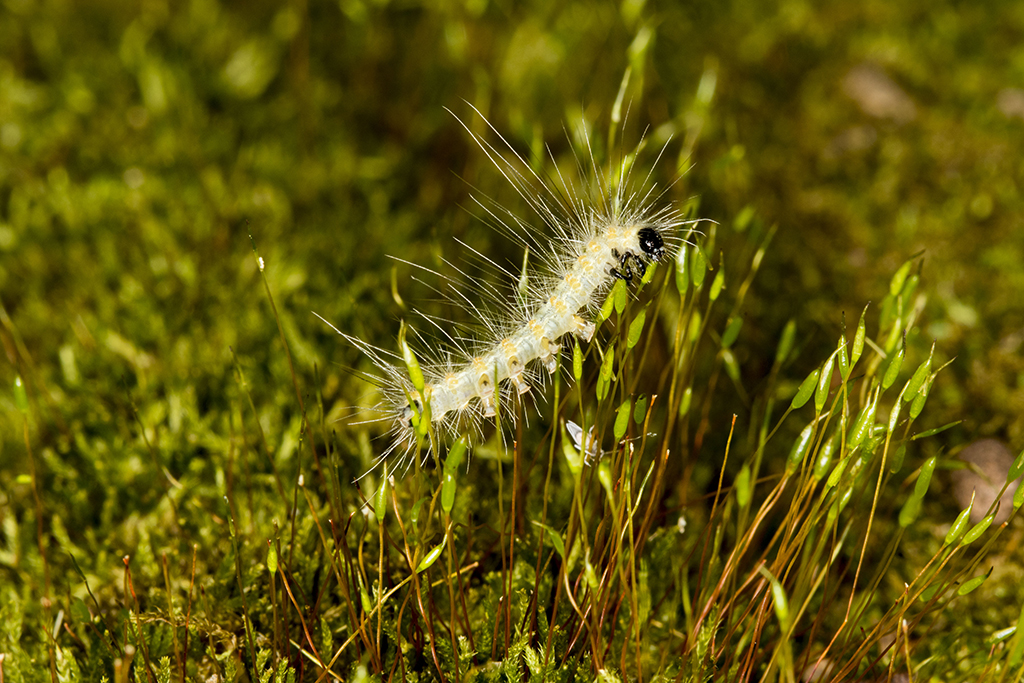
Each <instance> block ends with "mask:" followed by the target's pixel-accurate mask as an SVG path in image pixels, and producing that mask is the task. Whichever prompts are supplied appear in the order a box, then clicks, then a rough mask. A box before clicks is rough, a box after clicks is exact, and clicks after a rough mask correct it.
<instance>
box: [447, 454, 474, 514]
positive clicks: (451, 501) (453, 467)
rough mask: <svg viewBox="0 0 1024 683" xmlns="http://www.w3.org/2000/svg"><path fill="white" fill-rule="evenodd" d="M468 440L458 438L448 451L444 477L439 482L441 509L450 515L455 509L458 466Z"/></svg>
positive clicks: (463, 455)
mask: <svg viewBox="0 0 1024 683" xmlns="http://www.w3.org/2000/svg"><path fill="white" fill-rule="evenodd" d="M467 445H468V439H467V437H466V435H465V434H463V435H462V436H460V437H459V438H458V439H456V440H455V443H453V444H452V447H451V448H450V449H449V450H448V457H447V458H445V461H444V477H443V479H442V482H441V507H442V509H443V510H444V511H445V512H446V513H448V514H451V512H452V508H453V507H455V489H456V485H457V484H456V482H457V477H458V472H459V465H460V464H462V459H463V458H464V457H465V455H466V448H467Z"/></svg>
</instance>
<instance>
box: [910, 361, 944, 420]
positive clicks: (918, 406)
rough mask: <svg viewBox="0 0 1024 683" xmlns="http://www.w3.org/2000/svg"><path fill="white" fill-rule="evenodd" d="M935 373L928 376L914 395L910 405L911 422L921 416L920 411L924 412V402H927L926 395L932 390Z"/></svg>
mask: <svg viewBox="0 0 1024 683" xmlns="http://www.w3.org/2000/svg"><path fill="white" fill-rule="evenodd" d="M937 373H938V371H936V372H934V373H932V374H931V375H929V376H928V379H927V380H925V383H924V384H922V385H921V388H920V389H918V390H917V393H916V394H914V400H913V401H912V402H911V403H910V419H911V420H916V419H917V416H918V415H920V414H921V411H922V410H924V404H925V401H927V400H928V394H929V393H930V392H931V390H932V382H934V381H935V375H936V374H937Z"/></svg>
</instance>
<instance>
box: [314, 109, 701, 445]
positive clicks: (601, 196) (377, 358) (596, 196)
mask: <svg viewBox="0 0 1024 683" xmlns="http://www.w3.org/2000/svg"><path fill="white" fill-rule="evenodd" d="M477 113H478V114H479V112H477ZM456 118H457V117H456ZM484 121H485V123H486V125H487V127H488V128H489V129H490V130H491V131H492V132H493V133H494V134H495V135H496V136H497V138H498V139H499V140H500V145H501V149H499V148H498V147H495V146H494V145H492V144H491V143H489V142H487V141H486V140H485V139H483V138H482V137H480V136H478V135H476V134H475V133H474V132H473V131H472V130H471V129H470V128H469V126H467V125H466V124H465V123H464V122H462V121H461V120H460V123H462V125H463V128H465V130H466V131H467V133H468V134H469V135H470V137H471V138H472V139H473V140H474V142H476V144H477V145H478V146H479V147H480V149H481V150H482V151H483V152H484V153H485V154H486V155H487V157H488V158H489V159H490V161H491V162H492V163H493V164H494V166H495V167H496V168H497V169H498V170H499V172H500V173H501V174H502V175H503V176H504V177H505V179H506V180H508V182H509V183H510V184H511V185H512V186H513V188H514V189H515V190H516V192H517V193H518V194H519V195H520V196H521V197H522V198H523V199H524V200H525V202H526V203H527V204H528V205H529V206H530V208H531V209H532V210H533V212H534V213H536V214H537V216H538V217H539V218H540V219H541V220H542V221H543V223H544V224H545V226H546V228H547V230H546V231H538V230H537V229H536V228H535V227H533V226H530V225H529V224H528V223H527V222H526V221H525V220H523V219H521V218H520V217H519V216H517V215H516V214H515V213H513V212H512V211H510V210H508V209H505V208H502V207H500V206H488V205H486V204H484V203H483V202H480V201H479V200H475V201H476V202H477V204H478V205H479V206H480V207H481V208H482V209H483V210H484V211H485V212H486V214H487V215H488V217H489V222H492V223H493V224H494V226H495V227H496V228H497V229H499V230H500V231H502V232H504V233H505V234H506V235H508V236H509V237H511V238H512V239H513V240H514V241H516V242H518V243H519V244H520V245H522V246H523V247H524V248H525V249H526V253H527V254H530V255H535V256H536V257H537V258H538V259H539V261H540V262H541V265H540V267H539V268H537V267H534V268H533V269H532V270H531V271H529V277H528V278H527V280H526V281H527V283H528V284H527V286H526V293H525V295H518V296H517V295H509V296H502V295H501V294H500V293H499V292H497V291H494V290H490V289H486V288H480V290H479V291H478V292H476V293H477V294H480V295H483V298H487V299H491V300H492V302H493V303H494V305H493V306H492V308H493V309H496V310H484V307H483V306H482V305H480V304H478V303H477V302H476V301H474V300H473V298H472V297H471V296H469V295H468V294H466V293H464V292H459V291H457V292H455V296H454V297H453V299H454V300H456V301H457V302H458V303H460V304H461V305H462V306H463V307H464V308H467V309H468V310H469V311H471V313H473V314H474V316H475V317H476V318H477V319H478V323H479V327H480V329H481V330H482V331H481V332H480V333H479V334H477V335H474V336H473V337H472V338H471V339H469V340H466V339H464V338H462V337H460V336H458V335H456V334H454V333H452V332H450V331H448V330H447V329H446V321H435V320H432V321H431V322H433V324H434V325H435V327H437V328H438V330H440V331H441V333H442V334H443V335H444V336H445V337H446V338H447V342H446V343H445V344H444V345H443V346H442V347H441V348H440V350H439V351H437V352H434V353H433V354H430V353H429V352H428V353H426V354H425V357H424V362H423V363H422V365H421V366H420V367H422V379H420V378H418V377H416V378H410V374H409V370H408V368H409V361H410V360H412V359H411V357H410V356H411V352H409V351H408V347H407V346H406V343H405V340H404V338H403V339H402V340H401V345H402V347H403V351H405V352H406V353H408V354H409V355H406V356H405V357H404V358H403V356H401V355H398V354H394V353H391V352H388V351H385V350H383V349H379V348H376V347H373V346H371V345H369V344H367V343H365V342H363V341H362V340H360V339H357V338H355V337H352V336H350V335H347V334H345V333H344V332H341V331H340V330H337V328H335V330H336V331H337V332H338V333H339V334H341V335H342V336H343V337H345V338H346V339H347V340H348V341H349V342H350V343H352V344H353V345H354V346H355V347H357V348H358V349H360V350H361V351H362V352H363V353H364V354H366V355H367V356H368V357H369V358H370V359H371V360H372V361H373V362H374V364H375V365H376V366H377V367H378V368H379V369H380V371H381V372H382V373H383V377H377V378H371V381H375V382H376V383H377V384H378V385H379V386H380V387H381V389H382V391H383V393H384V399H383V401H382V402H381V403H379V404H378V405H376V406H374V407H373V408H371V410H372V411H373V412H375V413H376V414H378V415H379V416H380V417H379V418H377V420H375V421H382V422H385V423H386V424H388V425H389V426H390V430H391V432H392V434H393V436H394V440H393V442H392V445H391V446H390V447H389V448H388V449H386V451H385V452H384V453H383V454H382V455H381V456H380V459H383V458H386V457H387V456H389V455H390V454H392V453H394V452H396V451H399V450H401V451H403V452H404V454H407V453H409V452H410V451H411V450H412V449H413V448H414V446H415V443H416V428H417V424H418V423H419V422H420V419H421V417H423V418H426V419H429V420H430V421H431V423H432V424H433V425H434V426H436V427H439V428H441V431H443V432H452V431H455V430H456V429H457V428H458V426H459V425H460V424H462V422H463V421H464V420H469V421H470V422H475V423H476V424H479V422H480V420H482V419H485V418H494V417H495V416H496V414H497V412H498V411H499V405H501V404H504V403H505V402H506V401H507V400H511V399H513V397H523V396H525V395H527V394H529V393H530V392H531V387H532V386H534V385H536V384H538V383H540V382H542V381H543V377H544V374H543V373H542V372H540V369H539V367H542V368H543V369H544V370H545V371H546V373H547V374H551V373H554V372H555V371H556V369H557V367H558V354H559V353H560V351H561V349H562V346H563V341H562V340H563V338H564V337H565V336H566V335H570V334H571V335H575V336H576V337H577V338H579V339H580V340H583V341H585V342H589V341H590V340H591V339H592V337H593V335H594V331H595V323H594V322H593V321H592V320H591V319H590V312H591V310H592V309H593V308H594V307H595V305H596V304H598V303H599V302H600V300H601V298H602V296H603V295H604V294H605V293H606V292H607V291H608V289H609V288H610V287H611V285H612V284H614V282H615V281H616V280H618V279H621V280H624V281H626V282H627V283H629V282H632V281H633V280H634V278H638V277H639V278H642V277H643V276H644V275H645V273H646V271H647V268H648V266H649V265H650V264H652V263H655V262H658V261H661V260H663V259H665V258H666V257H668V256H671V255H672V254H673V253H674V252H675V250H676V247H677V246H678V243H679V242H680V241H681V237H680V235H679V232H680V228H682V227H683V226H685V225H690V224H692V223H695V222H696V221H694V220H691V221H687V220H684V219H683V217H682V216H681V215H680V214H679V213H678V212H677V211H676V210H675V209H674V208H673V207H672V206H671V205H668V204H665V205H663V206H660V207H657V206H656V205H657V204H659V203H660V201H661V200H662V199H663V197H664V194H663V193H660V194H659V193H656V192H655V188H654V186H653V183H652V182H651V177H650V175H649V174H648V175H647V176H646V177H645V178H644V180H643V182H641V183H639V184H638V185H635V186H634V185H633V184H632V183H631V182H630V169H631V167H632V162H633V160H634V159H635V152H634V153H633V154H630V155H626V156H624V157H623V159H622V160H621V161H620V163H619V164H618V165H617V167H614V168H612V171H613V173H612V175H611V177H610V178H609V177H608V176H606V175H605V174H603V173H602V172H601V170H600V169H599V167H598V165H597V163H596V162H595V161H594V160H593V152H592V150H591V155H590V157H591V161H590V170H591V172H592V173H593V178H594V181H595V183H594V185H595V187H594V188H593V191H590V192H586V191H583V190H582V189H578V188H576V187H573V186H572V185H570V184H568V183H567V182H566V180H565V178H564V177H563V176H562V175H561V173H560V172H557V171H556V173H557V176H556V177H557V178H558V180H559V181H560V185H561V187H562V188H564V189H562V190H559V189H558V188H557V187H556V185H555V184H554V183H553V182H551V181H546V180H545V179H544V178H542V177H541V176H540V175H539V174H538V173H536V172H535V171H533V170H532V168H531V166H530V164H528V163H527V162H526V160H525V159H524V158H523V157H522V156H521V155H520V154H518V153H517V152H516V151H515V149H514V148H513V147H512V145H511V144H509V142H507V141H506V140H505V138H503V137H502V136H501V135H500V134H499V133H498V132H497V130H496V129H495V128H494V127H493V126H492V125H491V124H490V123H489V122H487V121H486V119H484ZM587 144H588V145H589V141H588V142H587ZM641 145H642V142H641ZM637 149H638V150H639V147H638V148H637ZM503 150H504V151H507V153H508V154H510V155H511V156H510V157H506V156H505V154H504V153H503ZM662 152H664V148H662ZM548 154H549V156H551V153H550V151H549V152H548ZM660 156H661V155H660V154H659V155H658V159H660ZM552 161H554V158H553V156H552ZM656 162H657V160H656ZM577 165H578V166H579V167H580V169H581V170H582V166H583V165H582V164H581V163H580V162H579V159H577ZM556 168H557V166H556ZM469 248H470V249H471V250H472V247H469ZM473 251H474V253H476V254H477V255H478V256H480V257H481V258H483V259H484V260H486V261H487V262H488V263H490V264H491V265H493V266H494V267H496V268H498V269H499V270H501V271H502V272H503V273H504V274H506V275H507V276H508V277H509V278H511V279H512V280H513V281H514V280H515V279H516V276H515V275H514V274H513V273H511V272H510V271H509V270H507V269H505V268H503V267H502V266H500V265H498V264H496V263H494V262H493V261H490V260H489V259H486V257H483V256H482V255H480V254H479V252H476V251H475V250H473ZM411 265H416V264H411ZM524 268H525V264H524ZM525 272H526V271H525V270H524V275H525ZM521 284H522V283H521ZM325 322H326V321H325ZM328 324H329V323H328ZM413 363H414V365H419V364H418V363H416V362H415V361H413ZM538 366H539V367H538ZM413 374H414V375H415V371H414V373H413ZM417 380H418V381H417ZM424 399H426V400H424ZM422 432H423V430H421V434H422Z"/></svg>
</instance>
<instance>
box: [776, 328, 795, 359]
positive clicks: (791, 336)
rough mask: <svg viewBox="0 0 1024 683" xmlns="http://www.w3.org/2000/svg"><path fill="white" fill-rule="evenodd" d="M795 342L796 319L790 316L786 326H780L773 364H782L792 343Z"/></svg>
mask: <svg viewBox="0 0 1024 683" xmlns="http://www.w3.org/2000/svg"><path fill="white" fill-rule="evenodd" d="M795 343H796V320H795V319H793V318H790V319H789V321H788V322H787V323H786V326H785V327H784V328H782V336H781V337H780V338H779V345H778V346H777V347H776V348H775V364H776V365H782V364H783V363H785V362H786V359H787V358H789V354H790V353H792V351H793V344H795Z"/></svg>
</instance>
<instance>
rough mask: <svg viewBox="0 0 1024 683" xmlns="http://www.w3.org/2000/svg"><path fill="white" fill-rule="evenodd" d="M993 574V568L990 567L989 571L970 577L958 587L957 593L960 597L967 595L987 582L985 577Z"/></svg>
mask: <svg viewBox="0 0 1024 683" xmlns="http://www.w3.org/2000/svg"><path fill="white" fill-rule="evenodd" d="M991 574H992V570H991V569H989V570H988V572H987V573H985V574H982V575H981V576H975V577H974V578H973V579H968V580H967V581H964V583H963V585H962V586H960V588H958V589H957V591H956V594H957V595H959V596H960V597H963V596H965V595H967V594H968V593H970V592H971V591H973V590H975V589H976V588H978V587H980V586H981V584H983V583H985V579H987V578H988V577H989V576H990V575H991Z"/></svg>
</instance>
